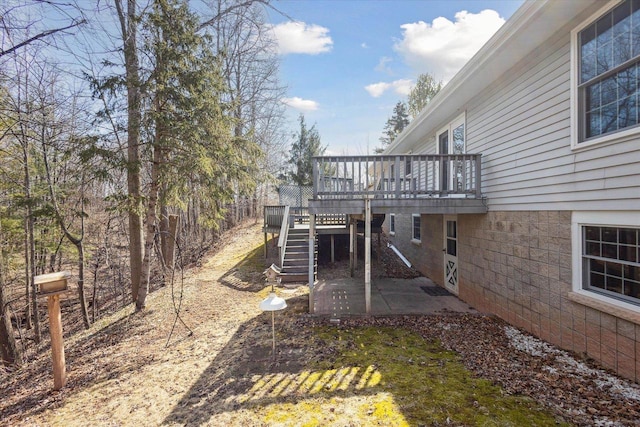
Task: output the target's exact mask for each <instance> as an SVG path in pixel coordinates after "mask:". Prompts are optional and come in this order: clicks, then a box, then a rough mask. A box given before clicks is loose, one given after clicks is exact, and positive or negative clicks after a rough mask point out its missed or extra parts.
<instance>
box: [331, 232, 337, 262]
mask: <svg viewBox="0 0 640 427" xmlns="http://www.w3.org/2000/svg"><path fill="white" fill-rule="evenodd" d="M334 262H336V249H335V240H334V238H333V233H332V234H331V263H332V264H333V263H334Z"/></svg>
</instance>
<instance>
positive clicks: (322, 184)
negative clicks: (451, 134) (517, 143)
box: [313, 154, 482, 200]
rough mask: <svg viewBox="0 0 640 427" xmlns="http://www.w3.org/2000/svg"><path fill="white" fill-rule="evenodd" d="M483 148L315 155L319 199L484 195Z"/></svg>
mask: <svg viewBox="0 0 640 427" xmlns="http://www.w3.org/2000/svg"><path fill="white" fill-rule="evenodd" d="M480 172H481V154H412V155H397V156H395V155H394V156H383V155H381V156H341V157H314V158H313V198H314V199H316V200H317V199H356V198H364V197H374V198H385V199H391V198H397V199H401V198H419V197H435V196H438V197H447V196H451V195H462V196H465V197H472V198H481V197H482V196H481V188H480V187H481V185H480Z"/></svg>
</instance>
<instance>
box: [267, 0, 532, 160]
mask: <svg viewBox="0 0 640 427" xmlns="http://www.w3.org/2000/svg"><path fill="white" fill-rule="evenodd" d="M521 4H522V0H501V1H427V0H280V1H277V2H275V3H274V6H275V7H276V8H278V10H280V11H282V12H283V13H284V14H286V15H287V16H289V17H291V18H293V19H294V20H295V22H292V21H290V20H288V19H287V18H286V17H285V16H282V15H281V14H278V13H275V12H270V15H269V18H270V22H271V24H272V25H273V26H274V27H273V30H274V34H275V38H276V40H277V42H278V45H279V52H280V55H281V60H282V62H281V69H280V73H281V80H282V83H283V84H285V85H286V86H287V87H288V90H287V97H286V99H284V100H283V102H285V103H286V104H287V105H288V107H287V118H288V121H289V123H288V125H289V127H290V128H291V130H292V132H293V131H295V130H296V129H297V123H296V120H297V117H298V115H299V114H300V113H303V114H304V115H305V118H306V121H307V123H308V124H309V125H311V124H314V123H315V124H316V127H317V129H318V131H319V132H320V137H321V139H322V143H323V145H328V148H327V151H326V154H334V155H343V154H350V155H358V154H366V153H367V150H369V152H373V149H374V148H375V147H377V146H379V145H380V142H379V138H380V136H381V133H382V130H383V128H384V125H385V123H386V121H387V119H388V118H389V116H390V115H391V114H392V111H393V107H394V106H395V104H396V103H397V102H398V101H400V100H406V93H408V90H409V89H410V87H411V85H412V83H413V82H414V81H415V79H416V77H417V76H418V75H419V74H421V73H425V72H428V73H430V74H432V75H434V76H435V77H436V78H437V79H440V80H443V81H444V82H446V81H448V80H449V79H450V78H451V77H452V76H453V74H454V73H455V71H457V70H458V69H459V68H460V67H461V66H462V65H463V64H464V63H465V62H466V61H467V60H468V59H469V58H470V57H471V56H472V55H473V53H475V52H476V51H477V49H479V47H480V46H481V45H482V44H483V43H484V41H486V40H487V39H488V38H489V37H490V36H491V35H492V34H493V33H494V32H495V31H496V30H497V29H498V28H499V27H500V26H501V24H502V23H503V22H504V20H506V19H508V18H509V17H510V16H511V15H512V14H513V12H515V11H516V10H517V9H518V7H519V6H520V5H521ZM465 11H466V12H465Z"/></svg>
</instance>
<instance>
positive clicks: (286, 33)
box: [272, 22, 333, 55]
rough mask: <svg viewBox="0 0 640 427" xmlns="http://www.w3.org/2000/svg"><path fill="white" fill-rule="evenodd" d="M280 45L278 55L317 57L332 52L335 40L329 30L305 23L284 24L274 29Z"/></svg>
mask: <svg viewBox="0 0 640 427" xmlns="http://www.w3.org/2000/svg"><path fill="white" fill-rule="evenodd" d="M272 30H273V34H274V36H275V39H276V41H277V44H278V53H279V54H281V55H286V54H288V53H306V54H309V55H317V54H319V53H325V52H329V51H331V48H332V46H333V40H331V37H330V36H329V35H328V33H329V29H328V28H325V27H321V26H320V25H315V24H306V23H304V22H284V23H282V24H278V25H275V26H273V27H272Z"/></svg>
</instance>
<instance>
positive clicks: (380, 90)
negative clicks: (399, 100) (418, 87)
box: [364, 79, 412, 98]
mask: <svg viewBox="0 0 640 427" xmlns="http://www.w3.org/2000/svg"><path fill="white" fill-rule="evenodd" d="M411 84H412V82H411V80H409V79H400V80H395V81H393V82H391V83H387V82H379V83H372V84H370V85H368V86H365V87H364V89H365V90H366V91H367V92H369V95H371V96H373V97H374V98H379V97H381V96H382V94H384V93H385V92H386V91H388V90H393V91H394V92H395V93H397V94H398V95H403V96H407V95H409V92H410V91H411Z"/></svg>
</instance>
